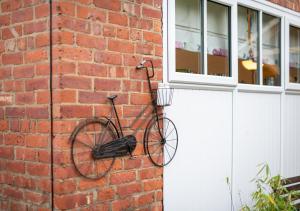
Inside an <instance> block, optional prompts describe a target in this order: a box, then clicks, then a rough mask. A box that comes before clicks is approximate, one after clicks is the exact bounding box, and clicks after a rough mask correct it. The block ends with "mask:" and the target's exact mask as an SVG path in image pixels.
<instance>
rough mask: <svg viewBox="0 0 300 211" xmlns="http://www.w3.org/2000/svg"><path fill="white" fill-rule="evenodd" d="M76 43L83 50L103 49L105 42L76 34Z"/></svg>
mask: <svg viewBox="0 0 300 211" xmlns="http://www.w3.org/2000/svg"><path fill="white" fill-rule="evenodd" d="M76 43H77V45H78V46H81V47H85V48H95V49H99V50H103V49H105V40H104V39H102V38H97V37H93V36H88V35H84V34H77V38H76Z"/></svg>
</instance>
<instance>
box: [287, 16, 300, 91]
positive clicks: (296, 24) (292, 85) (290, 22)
mask: <svg viewBox="0 0 300 211" xmlns="http://www.w3.org/2000/svg"><path fill="white" fill-rule="evenodd" d="M290 26H294V27H297V28H299V29H300V22H299V19H296V18H292V17H287V18H286V19H285V33H286V35H285V37H286V39H285V46H286V48H285V55H286V56H285V70H286V71H285V88H286V90H292V91H295V90H300V84H299V83H292V82H290V64H289V63H290Z"/></svg>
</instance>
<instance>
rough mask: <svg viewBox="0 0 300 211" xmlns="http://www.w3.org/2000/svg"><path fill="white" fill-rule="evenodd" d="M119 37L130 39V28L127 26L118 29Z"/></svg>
mask: <svg viewBox="0 0 300 211" xmlns="http://www.w3.org/2000/svg"><path fill="white" fill-rule="evenodd" d="M117 37H118V38H120V39H125V40H128V39H129V30H128V29H127V28H118V29H117Z"/></svg>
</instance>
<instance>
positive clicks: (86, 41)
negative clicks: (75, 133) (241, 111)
mask: <svg viewBox="0 0 300 211" xmlns="http://www.w3.org/2000/svg"><path fill="white" fill-rule="evenodd" d="M161 14H162V13H161V1H160V0H136V1H120V0H94V1H93V0H76V1H75V0H67V1H62V0H60V1H54V17H53V35H54V42H55V43H54V46H53V52H54V63H53V64H54V73H53V74H54V117H55V120H54V135H55V138H54V149H55V154H54V155H55V156H54V161H55V166H54V173H55V174H54V177H55V187H54V188H55V208H57V209H74V208H78V207H81V208H82V210H84V208H86V210H90V209H94V210H161V206H162V184H163V182H162V169H160V168H157V167H154V165H153V164H152V163H150V161H149V159H148V157H147V156H145V155H144V152H143V145H142V135H143V130H141V131H139V132H138V134H137V137H138V146H137V148H136V150H135V151H134V155H135V156H137V157H136V159H134V160H132V159H129V157H124V158H118V159H116V161H115V164H114V168H113V169H112V170H111V171H110V173H109V174H107V175H106V177H104V178H102V179H100V180H97V181H90V180H87V179H84V178H83V177H81V176H79V175H78V174H77V172H75V170H74V166H73V164H72V163H71V157H70V142H69V140H68V139H69V136H70V133H71V132H72V130H73V129H74V127H75V125H76V124H77V123H78V122H79V121H80V120H82V119H83V118H87V117H93V116H100V115H105V114H107V115H108V114H109V112H108V111H110V103H109V101H108V100H107V99H106V97H107V96H109V95H112V94H117V95H118V98H117V99H116V104H117V107H118V111H119V112H120V115H121V121H122V123H123V124H124V125H128V124H129V123H130V122H131V121H132V120H134V116H135V115H136V114H137V113H138V112H139V111H140V110H141V109H142V108H143V106H144V105H146V104H148V103H149V97H150V95H149V93H148V87H147V83H146V75H145V72H142V71H140V72H137V71H136V70H135V66H136V65H137V64H138V63H139V62H140V61H141V60H142V59H143V58H145V57H147V58H151V59H153V60H154V61H155V64H156V66H157V69H156V71H157V72H156V77H155V79H154V81H157V80H161V79H162V69H161V64H162V33H161ZM116 178H117V179H116Z"/></svg>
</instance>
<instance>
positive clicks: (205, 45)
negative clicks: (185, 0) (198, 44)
mask: <svg viewBox="0 0 300 211" xmlns="http://www.w3.org/2000/svg"><path fill="white" fill-rule="evenodd" d="M202 14H203V16H202V25H203V38H202V42H203V73H204V75H207V0H204V1H203V10H202Z"/></svg>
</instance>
